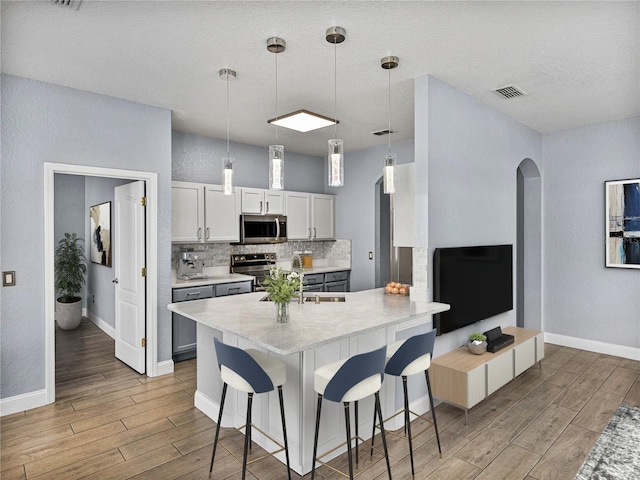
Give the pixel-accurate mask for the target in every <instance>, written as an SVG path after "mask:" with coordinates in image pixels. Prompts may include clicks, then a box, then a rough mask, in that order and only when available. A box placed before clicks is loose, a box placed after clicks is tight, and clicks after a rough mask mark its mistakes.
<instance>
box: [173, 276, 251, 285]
mask: <svg viewBox="0 0 640 480" xmlns="http://www.w3.org/2000/svg"><path fill="white" fill-rule="evenodd" d="M253 279H254V278H253V277H252V276H251V275H242V274H240V273H223V274H213V275H212V274H208V275H207V278H199V279H197V280H181V279H179V278H176V277H175V276H174V277H173V278H172V279H171V288H183V287H201V286H203V285H218V284H221V283H235V282H246V281H247V280H253Z"/></svg>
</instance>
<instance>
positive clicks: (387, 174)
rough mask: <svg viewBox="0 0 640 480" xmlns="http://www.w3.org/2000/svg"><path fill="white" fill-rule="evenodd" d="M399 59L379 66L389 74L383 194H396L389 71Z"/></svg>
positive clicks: (382, 61) (395, 65) (382, 60)
mask: <svg viewBox="0 0 640 480" xmlns="http://www.w3.org/2000/svg"><path fill="white" fill-rule="evenodd" d="M399 62H400V59H399V58H398V57H384V58H382V59H381V60H380V64H381V65H380V66H381V67H382V68H383V69H384V70H387V71H388V72H389V82H388V85H389V128H387V131H388V132H389V143H388V145H389V153H387V155H385V157H384V167H383V174H382V182H383V185H384V193H388V194H392V193H396V155H395V153H391V135H390V134H391V70H393V69H394V68H396V67H397V66H398V63H399Z"/></svg>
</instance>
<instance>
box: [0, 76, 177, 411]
mask: <svg viewBox="0 0 640 480" xmlns="http://www.w3.org/2000/svg"><path fill="white" fill-rule="evenodd" d="M44 162H58V163H69V164H78V165H89V166H99V167H108V168H118V169H131V170H141V171H149V172H157V173H158V197H159V198H158V202H159V203H158V212H159V213H158V215H159V218H158V239H157V242H158V259H157V262H158V292H157V293H158V337H159V338H158V360H159V361H162V360H169V359H170V358H171V322H170V320H171V316H170V315H169V312H168V310H167V308H166V306H167V304H168V303H170V301H171V296H170V295H171V279H170V277H171V274H170V255H171V112H170V111H169V110H167V109H163V108H158V107H151V106H148V105H142V104H138V103H132V102H128V101H125V100H120V99H116V98H111V97H106V96H103V95H96V94H93V93H88V92H83V91H79V90H74V89H70V88H65V87H60V86H56V85H51V84H46V83H42V82H37V81H33V80H28V79H25V78H20V77H14V76H9V75H2V179H1V187H2V189H1V202H0V203H1V206H0V209H1V218H2V232H1V237H0V238H1V244H0V252H1V258H2V270H16V278H17V285H16V286H15V287H10V288H2V290H1V292H2V294H1V300H2V305H1V307H0V313H1V319H0V349H1V357H0V372H1V373H0V390H1V391H2V393H1V395H2V398H8V397H12V396H15V395H20V394H24V393H29V392H34V391H38V390H42V389H43V388H44V386H45V379H44V374H45V368H44V364H45V358H44V353H45V346H44V331H45V328H44V327H45V326H44V316H45V315H44V313H45V312H44V281H43V278H42V275H41V274H42V272H43V269H44V256H43V252H44V242H43V232H44V227H43V225H44V217H43V215H44V210H43V205H44V199H43V191H44V189H43V173H44V168H43V163H44ZM27 191H28V194H27V193H26V192H27ZM39 273H40V275H39Z"/></svg>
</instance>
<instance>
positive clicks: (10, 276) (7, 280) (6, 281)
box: [2, 270, 16, 287]
mask: <svg viewBox="0 0 640 480" xmlns="http://www.w3.org/2000/svg"><path fill="white" fill-rule="evenodd" d="M15 284H16V271H15V270H11V271H8V272H2V286H3V287H13V286H14V285H15Z"/></svg>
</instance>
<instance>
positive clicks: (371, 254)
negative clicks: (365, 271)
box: [369, 252, 373, 260]
mask: <svg viewBox="0 0 640 480" xmlns="http://www.w3.org/2000/svg"><path fill="white" fill-rule="evenodd" d="M369 260H373V252H369Z"/></svg>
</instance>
